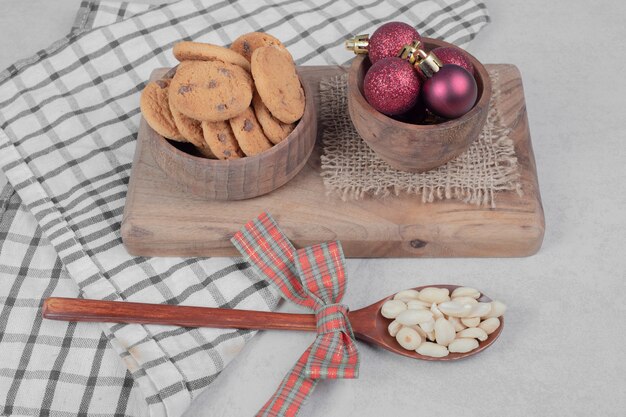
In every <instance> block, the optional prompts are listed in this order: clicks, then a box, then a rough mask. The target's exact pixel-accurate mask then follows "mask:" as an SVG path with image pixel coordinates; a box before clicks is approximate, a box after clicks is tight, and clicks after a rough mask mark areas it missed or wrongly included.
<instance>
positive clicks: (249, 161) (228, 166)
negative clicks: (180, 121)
mask: <svg viewBox="0 0 626 417" xmlns="http://www.w3.org/2000/svg"><path fill="white" fill-rule="evenodd" d="M166 71H167V70H166V69H164V68H161V69H158V70H155V71H154V72H153V73H152V76H151V77H150V79H151V80H155V79H159V78H161V77H162V76H163V74H164V73H165V72H166ZM304 89H305V96H306V103H305V108H304V115H303V116H302V119H301V120H300V121H299V122H298V125H297V126H296V128H295V129H294V130H293V132H291V134H290V135H289V136H288V137H287V138H285V139H284V140H283V141H282V142H280V143H279V144H277V145H274V146H272V148H271V149H269V150H266V151H265V152H262V153H260V154H258V155H255V156H249V157H245V158H241V159H232V160H228V161H223V160H217V159H207V158H202V157H199V156H194V155H191V154H189V153H187V152H184V151H183V150H181V149H179V148H178V147H176V146H174V145H173V144H172V143H170V142H169V141H168V140H166V139H165V138H164V137H163V136H161V135H159V134H158V133H156V132H155V131H154V130H153V129H151V128H150V127H149V126H148V125H147V123H146V122H145V120H144V119H143V118H142V121H141V127H140V131H141V132H142V133H143V137H144V138H145V141H146V143H147V145H148V148H150V152H151V154H152V155H153V157H154V161H155V162H156V163H157V165H158V166H159V167H161V169H162V170H163V172H166V173H167V174H168V175H169V176H170V177H171V179H172V180H174V181H175V182H176V183H178V185H179V186H180V189H181V190H183V191H184V192H185V193H189V194H193V195H194V196H197V197H200V198H204V199H217V200H244V199H248V198H254V197H257V196H260V195H263V194H267V193H269V192H270V191H273V190H275V189H277V188H279V187H282V186H283V185H285V184H286V183H287V182H288V181H289V180H290V179H292V178H293V177H294V176H295V175H297V174H298V172H300V170H301V169H302V168H303V167H304V165H305V164H306V161H307V160H308V159H309V156H310V155H311V152H312V151H313V147H314V146H315V139H316V137H317V107H316V105H315V101H314V93H313V91H310V90H311V86H310V85H308V84H307V85H304Z"/></svg>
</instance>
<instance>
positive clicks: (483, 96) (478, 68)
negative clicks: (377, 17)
mask: <svg viewBox="0 0 626 417" xmlns="http://www.w3.org/2000/svg"><path fill="white" fill-rule="evenodd" d="M422 41H423V42H424V43H425V44H431V45H435V46H434V47H430V48H429V50H432V49H435V48H441V47H453V48H459V49H462V50H463V52H465V53H466V54H467V55H468V57H469V58H470V61H471V62H472V65H473V66H474V73H475V74H474V76H478V77H480V79H481V81H482V86H483V88H482V91H481V92H480V99H479V100H478V101H476V103H474V106H473V107H472V108H471V109H470V111H468V112H467V113H465V114H464V115H463V116H461V117H458V118H456V119H450V120H447V121H445V122H442V123H437V124H434V125H419V124H413V123H405V122H402V121H400V120H396V119H394V118H392V117H390V116H387V115H386V114H383V113H381V112H379V111H378V110H376V109H375V108H374V107H372V105H371V104H369V102H368V101H367V100H366V99H365V97H364V96H363V94H362V93H361V87H362V86H359V83H358V82H357V74H358V72H359V71H360V68H361V66H362V65H364V63H365V60H366V59H367V58H368V57H367V55H365V54H363V55H357V56H356V57H355V58H354V59H353V61H352V64H351V65H350V72H349V76H348V89H349V90H353V91H354V93H353V97H354V98H355V99H356V100H357V101H358V103H359V106H361V107H362V108H364V109H365V110H368V111H369V112H370V114H371V116H372V117H374V118H376V119H378V121H379V122H382V123H387V124H389V125H390V126H395V127H397V128H400V129H410V130H415V131H429V130H430V131H432V130H434V129H446V128H449V127H453V126H456V125H458V124H459V123H461V122H465V121H468V120H470V119H472V118H474V117H477V116H478V115H479V113H480V112H481V111H482V110H481V108H482V107H483V106H489V101H490V100H491V94H492V91H491V79H490V78H489V73H488V72H487V69H486V68H485V66H484V65H483V64H482V63H481V62H480V61H479V60H478V59H476V57H474V56H473V55H472V54H470V53H469V52H467V51H466V50H465V49H463V48H460V47H458V46H456V45H454V44H452V43H449V42H446V41H442V40H440V39H433V38H425V37H423V38H422ZM479 104H480V106H479Z"/></svg>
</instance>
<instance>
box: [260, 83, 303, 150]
mask: <svg viewBox="0 0 626 417" xmlns="http://www.w3.org/2000/svg"><path fill="white" fill-rule="evenodd" d="M252 107H254V113H255V115H256V118H257V120H258V121H259V123H260V124H261V127H262V128H263V133H265V136H267V138H268V139H269V140H270V141H271V142H272V143H274V144H277V143H280V142H281V141H282V140H283V139H285V138H286V137H287V136H289V134H290V133H291V132H292V131H293V129H294V128H295V127H296V125H295V123H291V124H286V123H283V122H281V121H280V120H278V119H277V118H275V117H274V116H272V113H270V111H269V110H268V109H267V107H266V106H265V104H263V100H261V97H259V95H258V94H257V93H255V94H254V95H253V96H252Z"/></svg>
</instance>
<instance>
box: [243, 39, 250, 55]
mask: <svg viewBox="0 0 626 417" xmlns="http://www.w3.org/2000/svg"><path fill="white" fill-rule="evenodd" d="M243 53H244V54H246V55H249V54H250V44H249V43H248V41H243Z"/></svg>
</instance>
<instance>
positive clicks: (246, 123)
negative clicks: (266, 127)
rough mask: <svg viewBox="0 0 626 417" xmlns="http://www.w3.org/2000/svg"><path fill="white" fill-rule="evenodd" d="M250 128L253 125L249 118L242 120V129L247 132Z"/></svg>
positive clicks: (252, 127)
mask: <svg viewBox="0 0 626 417" xmlns="http://www.w3.org/2000/svg"><path fill="white" fill-rule="evenodd" d="M252 129H254V125H253V124H252V122H251V121H250V120H248V119H246V120H245V121H244V122H243V130H245V131H246V132H249V131H251V130H252Z"/></svg>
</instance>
